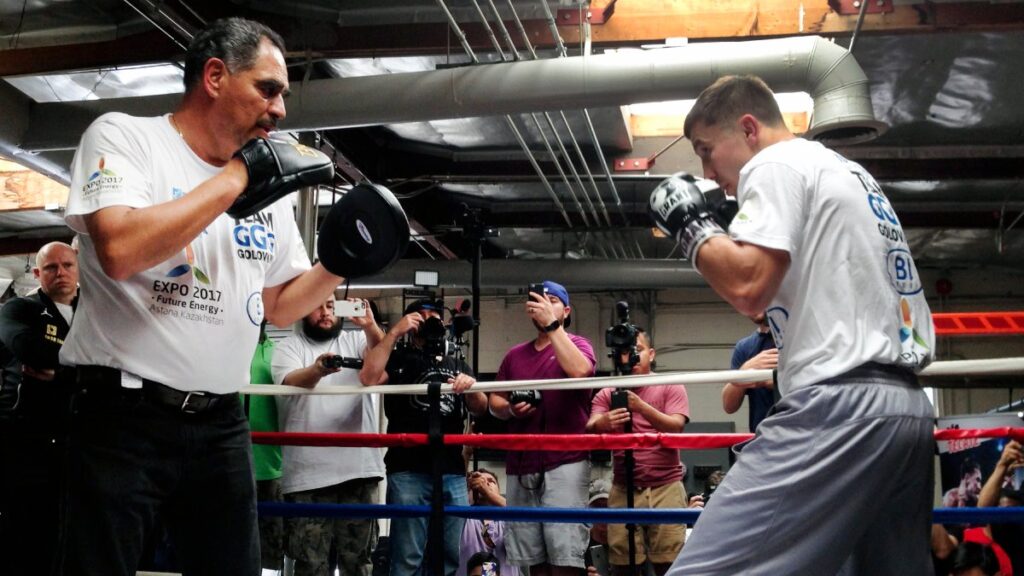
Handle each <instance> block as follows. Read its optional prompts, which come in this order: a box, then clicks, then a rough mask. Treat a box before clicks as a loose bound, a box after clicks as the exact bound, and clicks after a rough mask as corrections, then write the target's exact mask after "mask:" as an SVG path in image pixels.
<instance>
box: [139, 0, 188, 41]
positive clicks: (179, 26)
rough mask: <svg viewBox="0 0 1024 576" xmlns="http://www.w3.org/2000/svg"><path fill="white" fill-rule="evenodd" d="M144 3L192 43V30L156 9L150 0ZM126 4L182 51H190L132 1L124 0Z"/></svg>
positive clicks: (145, 0)
mask: <svg viewBox="0 0 1024 576" xmlns="http://www.w3.org/2000/svg"><path fill="white" fill-rule="evenodd" d="M142 2H144V3H145V4H147V5H148V6H149V8H150V10H155V11H156V12H157V13H159V14H160V15H161V16H163V19H164V20H166V21H167V22H166V23H167V24H170V25H171V26H174V27H175V28H177V29H178V30H179V31H180V32H181V34H182V35H183V36H184V37H185V38H186V39H187V40H190V41H191V40H192V36H193V35H194V34H193V33H192V32H191V31H190V30H188V29H186V28H185V27H184V25H183V24H180V23H178V22H175V21H174V19H173V18H172V17H171V16H168V15H167V14H165V13H164V12H163V11H162V10H159V9H156V8H155V7H154V5H153V3H152V2H150V1H149V0H142ZM124 3H125V4H127V5H128V7H129V8H131V9H132V10H135V11H136V12H138V13H139V16H142V17H143V18H145V19H146V21H148V22H149V23H150V24H152V25H153V26H154V27H156V29H157V30H159V31H160V32H163V34H164V36H167V37H168V38H170V39H171V42H174V43H175V44H177V45H178V46H180V47H181V49H182V50H188V45H187V44H182V43H181V41H180V40H178V37H177V36H175V35H174V34H172V33H171V32H170V31H168V30H166V29H164V27H163V26H161V25H160V23H159V22H157V21H156V20H154V19H153V18H152V17H151V16H150V15H149V14H147V13H146V12H144V11H143V10H142V8H139V7H138V6H136V5H135V3H134V2H132V0H124Z"/></svg>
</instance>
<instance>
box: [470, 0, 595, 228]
mask: <svg viewBox="0 0 1024 576" xmlns="http://www.w3.org/2000/svg"><path fill="white" fill-rule="evenodd" d="M488 2H491V6H492V7H494V2H493V0H488ZM509 7H510V8H511V9H512V15H513V17H514V18H515V21H516V23H517V24H518V25H519V31H520V33H521V34H522V36H523V41H524V42H525V43H526V46H527V47H528V48H529V49H530V57H531V59H533V60H536V59H537V52H536V51H535V50H533V47H532V46H531V45H530V37H529V35H527V33H526V29H525V28H523V24H522V22H521V21H520V20H519V15H518V14H517V13H516V9H515V6H513V5H512V0H509ZM495 15H497V16H498V23H499V25H500V26H501V29H502V31H503V32H504V33H505V36H506V38H508V40H509V42H512V38H511V36H510V35H509V33H508V28H506V27H505V23H504V22H503V21H502V20H501V17H500V15H498V12H497V8H495ZM512 45H513V47H514V46H515V44H514V43H513V44H512ZM516 54H517V55H518V52H516ZM560 113H561V115H562V118H563V119H565V112H561V111H560ZM544 118H545V119H546V120H547V122H548V127H549V128H550V129H551V134H552V135H554V138H555V142H557V143H558V148H559V150H560V151H561V153H562V157H563V158H564V159H565V162H566V164H568V165H569V169H570V170H571V171H572V175H573V177H574V178H575V180H576V182H577V184H578V185H579V187H580V191H581V192H582V193H583V198H584V199H585V200H586V201H587V206H588V207H589V208H590V212H591V214H593V216H594V224H595V225H599V223H600V222H601V218H600V217H599V216H598V214H597V210H596V209H595V208H594V203H593V202H592V201H591V200H590V194H588V193H587V188H586V186H584V185H583V180H581V179H580V174H579V171H577V170H576V166H575V165H574V164H573V162H572V159H571V158H570V157H569V152H568V150H566V149H565V144H563V143H562V139H561V138H560V137H559V136H558V129H557V128H556V126H555V123H554V121H552V120H551V115H550V114H549V113H547V112H545V113H544ZM534 120H536V117H535V118H534ZM566 127H568V124H566ZM538 130H540V127H539V126H538ZM541 132H542V133H543V130H541ZM569 139H570V140H572V143H573V146H575V147H576V149H577V150H579V143H578V142H576V137H575V136H574V135H573V133H572V129H569ZM580 160H581V162H582V163H583V164H584V167H585V168H587V170H588V171H589V168H588V167H587V166H586V159H585V158H584V157H583V156H582V154H581V155H580ZM556 161H557V160H556ZM566 185H568V183H566ZM600 199H601V197H600V195H598V200H600ZM608 224H609V225H611V222H610V221H609V223H608Z"/></svg>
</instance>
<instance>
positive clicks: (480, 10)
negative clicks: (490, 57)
mask: <svg viewBox="0 0 1024 576" xmlns="http://www.w3.org/2000/svg"><path fill="white" fill-rule="evenodd" d="M471 1H472V2H473V8H476V13H477V14H479V15H480V21H481V22H483V25H484V30H486V31H487V36H488V37H489V38H490V39H491V45H492V46H494V51H495V52H497V53H498V56H500V57H501V61H502V62H505V53H504V52H503V51H502V50H501V44H499V43H498V37H497V36H495V35H494V30H493V29H492V28H491V24H490V23H489V22H488V21H487V15H486V14H484V11H483V8H480V3H479V2H477V1H476V0H471Z"/></svg>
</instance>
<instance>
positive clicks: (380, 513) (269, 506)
mask: <svg viewBox="0 0 1024 576" xmlns="http://www.w3.org/2000/svg"><path fill="white" fill-rule="evenodd" d="M258 509H259V513H260V514H262V515H264V516H283V517H286V518H313V517H315V518H417V517H426V516H428V515H429V514H430V507H429V506H410V505H395V506H388V505H385V504H292V503H287V502H260V503H259V505H258ZM444 511H445V514H446V515H450V516H456V517H460V518H477V519H483V518H487V519H490V520H503V521H505V522H562V523H575V522H582V523H595V522H596V523H615V524H624V523H626V522H629V523H633V524H672V523H675V524H688V525H693V523H694V522H696V521H697V518H698V517H699V516H700V510H698V509H693V508H661V509H653V510H652V509H644V508H638V509H633V510H627V509H623V508H524V507H507V508H501V507H495V506H445V507H444ZM932 521H933V522H935V523H936V524H1000V523H1004V524H1005V523H1024V507H1020V508H1018V507H1004V508H936V509H935V510H933V511H932Z"/></svg>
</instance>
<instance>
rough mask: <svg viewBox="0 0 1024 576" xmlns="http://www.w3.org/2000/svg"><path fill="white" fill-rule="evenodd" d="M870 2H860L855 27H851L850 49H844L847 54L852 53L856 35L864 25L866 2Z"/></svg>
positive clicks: (864, 0) (868, 0)
mask: <svg viewBox="0 0 1024 576" xmlns="http://www.w3.org/2000/svg"><path fill="white" fill-rule="evenodd" d="M870 1H871V0H860V12H859V13H858V14H857V25H856V26H854V27H853V35H852V36H850V47H849V48H847V49H846V51H847V52H853V43H854V42H856V41H857V33H858V32H860V27H861V26H862V25H863V24H864V14H866V13H867V11H868V2H870Z"/></svg>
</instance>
